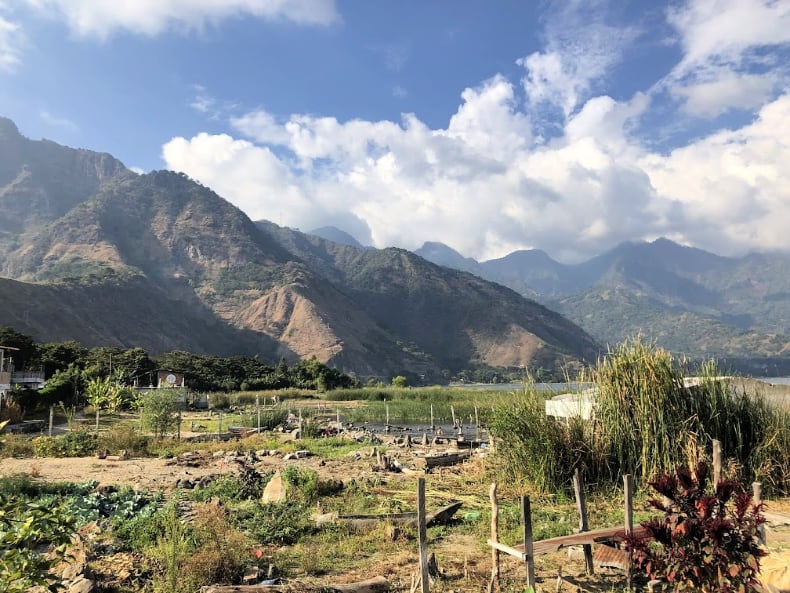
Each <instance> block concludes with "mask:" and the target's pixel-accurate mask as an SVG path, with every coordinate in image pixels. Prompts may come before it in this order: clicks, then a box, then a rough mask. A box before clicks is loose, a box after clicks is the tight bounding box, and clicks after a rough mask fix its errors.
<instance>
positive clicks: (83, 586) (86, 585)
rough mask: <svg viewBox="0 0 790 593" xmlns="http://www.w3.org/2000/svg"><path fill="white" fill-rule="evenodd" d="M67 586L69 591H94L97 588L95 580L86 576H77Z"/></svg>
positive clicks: (90, 592)
mask: <svg viewBox="0 0 790 593" xmlns="http://www.w3.org/2000/svg"><path fill="white" fill-rule="evenodd" d="M67 587H68V588H67V589H66V591H68V593H92V592H93V590H94V588H95V587H94V584H93V581H92V580H90V579H88V578H85V577H84V576H79V577H77V578H76V579H75V580H73V581H72V582H71V583H69V584H68V585H67Z"/></svg>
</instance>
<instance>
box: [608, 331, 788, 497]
mask: <svg viewBox="0 0 790 593" xmlns="http://www.w3.org/2000/svg"><path fill="white" fill-rule="evenodd" d="M685 371H686V364H685V361H682V360H680V361H679V360H676V359H675V358H674V357H673V356H672V355H671V354H670V353H669V352H667V351H666V350H663V349H661V348H655V347H652V346H650V345H647V344H645V343H643V342H642V341H641V340H640V339H635V340H632V341H628V342H624V343H623V344H621V345H619V346H617V347H616V348H614V349H613V350H611V351H610V352H609V354H608V355H607V356H606V357H605V358H604V359H603V360H602V361H600V362H599V364H598V365H597V367H596V368H595V370H594V371H593V382H594V384H595V386H596V404H595V421H594V424H593V426H592V431H593V434H592V437H593V438H594V440H595V446H596V447H599V448H600V450H601V452H602V453H603V454H605V455H606V456H607V457H608V458H609V459H610V465H609V467H611V469H613V470H615V471H616V474H617V475H622V474H625V473H631V474H634V475H635V476H637V477H641V479H642V482H643V483H647V481H648V480H651V479H654V478H655V477H656V476H658V475H660V474H663V473H666V472H669V471H672V470H674V469H675V468H677V467H680V466H683V465H687V464H688V463H689V461H690V460H689V455H690V448H691V449H694V448H695V447H697V446H699V447H702V448H703V449H708V448H710V446H711V445H710V443H711V442H712V440H713V439H717V440H719V441H720V442H721V444H722V454H723V456H724V457H725V458H728V459H732V460H734V461H736V462H737V464H739V465H740V466H741V467H742V468H743V469H744V470H746V473H748V474H749V476H747V477H749V478H753V477H754V476H755V472H754V469H755V468H754V466H753V461H754V459H753V452H754V451H755V450H757V449H758V448H759V447H760V444H761V443H762V442H763V440H764V438H765V435H766V430H767V429H769V428H770V427H771V426H772V425H773V423H774V412H773V410H771V409H770V408H769V407H768V406H767V405H766V403H765V402H764V400H763V399H762V398H761V397H760V396H759V394H748V393H746V392H745V391H743V390H737V389H736V388H735V387H734V386H733V384H732V382H731V381H730V380H729V379H728V378H726V377H722V376H721V373H720V372H719V369H718V367H717V365H716V363H715V362H708V363H705V364H703V365H702V366H701V367H700V368H699V369H698V371H697V376H696V377H691V378H686V376H685ZM691 461H696V460H691ZM617 475H612V476H610V479H616V478H617Z"/></svg>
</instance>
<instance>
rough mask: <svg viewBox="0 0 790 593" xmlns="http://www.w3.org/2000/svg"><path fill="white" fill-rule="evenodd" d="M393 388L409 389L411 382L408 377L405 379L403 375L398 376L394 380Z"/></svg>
mask: <svg viewBox="0 0 790 593" xmlns="http://www.w3.org/2000/svg"><path fill="white" fill-rule="evenodd" d="M392 386H393V387H400V388H403V387H408V386H409V380H408V379H407V378H406V377H404V376H403V375H397V376H395V377H393V378H392Z"/></svg>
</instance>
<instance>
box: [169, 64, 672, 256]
mask: <svg viewBox="0 0 790 593" xmlns="http://www.w3.org/2000/svg"><path fill="white" fill-rule="evenodd" d="M461 99H462V101H461V104H460V105H459V107H458V110H457V111H456V113H455V114H453V116H452V117H451V118H450V119H449V121H448V124H447V126H446V127H444V128H440V129H431V128H430V127H428V126H427V125H426V124H425V123H423V122H422V121H420V120H419V119H418V118H417V117H416V116H414V115H409V114H407V115H404V116H403V118H402V120H401V121H400V122H398V123H396V122H390V121H377V122H369V121H361V120H352V121H348V122H340V121H338V120H337V119H335V118H328V117H324V118H316V117H312V116H307V115H301V114H295V115H292V116H290V117H288V118H286V119H284V120H278V119H277V118H276V117H274V116H272V115H271V114H269V113H267V112H265V111H256V112H252V113H249V114H247V115H245V116H243V117H240V118H237V119H235V120H233V126H234V127H235V129H236V130H237V131H239V132H240V133H242V134H243V135H245V136H247V138H249V139H250V140H240V139H234V138H231V137H230V136H227V135H215V136H211V135H207V134H200V135H198V136H196V137H194V138H192V139H190V140H187V139H184V138H175V139H173V140H172V141H170V142H169V143H168V144H167V145H165V147H164V151H163V157H164V159H165V161H166V163H167V165H168V166H169V167H172V168H175V169H178V170H181V171H184V172H186V173H187V174H189V175H190V176H192V177H194V178H196V179H199V180H200V181H202V182H204V183H206V184H208V185H210V186H211V187H213V188H215V189H216V190H217V191H218V192H219V193H220V194H221V195H223V196H225V197H227V198H228V199H230V200H231V201H232V202H234V203H235V204H236V205H238V206H239V207H241V208H242V209H243V210H245V211H246V212H247V213H248V214H250V216H251V217H253V218H267V219H269V220H273V221H274V222H278V221H282V223H283V224H286V225H288V226H295V227H298V228H302V229H304V230H309V229H311V228H315V227H317V226H322V225H324V224H328V222H327V221H330V220H338V217H341V216H342V215H343V214H344V213H349V214H350V215H351V216H352V217H353V219H354V220H356V221H364V227H363V228H367V229H369V231H370V239H371V242H372V243H373V244H374V245H376V246H379V247H383V246H387V245H399V246H403V247H407V248H416V247H419V245H421V244H422V242H423V241H425V240H426V239H433V240H439V241H443V242H446V243H448V244H450V245H452V246H453V247H455V248H456V249H459V250H460V251H462V252H464V253H467V254H471V255H474V256H477V257H480V258H486V257H495V256H499V255H502V254H503V253H506V252H508V251H510V250H513V249H517V248H521V247H524V246H525V242H526V243H528V244H532V245H540V246H542V247H544V248H548V249H549V250H551V251H552V252H553V253H555V254H557V255H558V256H560V257H565V258H566V259H567V258H570V259H574V258H578V257H581V256H582V255H584V254H586V253H588V252H589V251H593V250H598V249H601V248H605V247H609V246H610V244H611V242H612V241H619V240H624V239H627V238H631V233H633V232H634V229H635V228H636V229H637V232H638V230H639V229H647V228H655V226H656V224H660V223H661V213H660V212H659V211H658V210H660V208H658V209H657V208H656V206H655V204H654V203H653V199H654V197H655V196H654V193H653V191H652V188H651V186H650V183H649V178H648V176H647V175H646V174H645V173H644V171H642V170H640V169H638V168H637V167H635V166H634V164H633V163H634V162H635V160H636V159H637V158H638V157H639V156H640V154H641V153H640V152H639V151H638V150H636V149H634V148H632V147H629V146H627V143H626V142H625V136H626V135H625V131H624V130H625V128H626V127H627V125H628V122H629V121H631V120H632V119H633V118H634V117H636V116H637V115H638V114H639V113H640V112H641V110H643V109H644V108H645V105H646V99H645V98H644V97H643V96H641V95H640V96H638V97H635V99H634V100H633V101H631V102H629V103H623V104H619V103H616V102H615V101H613V100H611V99H609V98H599V99H597V100H595V101H591V102H588V104H587V105H585V107H584V108H583V109H582V110H581V111H580V112H579V113H578V114H577V116H576V117H574V118H573V119H572V120H571V121H569V123H568V125H567V130H566V133H565V134H564V136H563V138H561V139H558V140H557V141H556V142H554V143H552V144H550V145H546V146H540V145H537V144H536V143H535V142H533V141H532V135H531V123H530V120H529V118H528V117H527V115H526V114H525V113H524V112H522V111H520V110H519V107H518V105H517V101H516V99H515V92H514V87H513V85H512V83H510V82H509V81H507V80H506V79H505V78H503V77H501V76H497V77H494V78H492V79H491V80H489V81H486V82H485V83H484V84H482V85H480V86H479V87H476V88H468V89H466V90H465V91H464V92H463V93H462V97H461ZM335 224H336V223H335ZM345 230H348V231H350V232H354V231H353V230H352V229H349V228H348V227H346V228H345ZM571 236H572V237H573V241H569V240H568V238H569V237H571Z"/></svg>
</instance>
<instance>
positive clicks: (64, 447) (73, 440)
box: [33, 430, 97, 457]
mask: <svg viewBox="0 0 790 593" xmlns="http://www.w3.org/2000/svg"><path fill="white" fill-rule="evenodd" d="M96 445H97V439H96V435H95V434H93V433H90V432H88V431H86V430H72V431H69V432H67V433H65V434H62V435H58V436H54V437H46V436H45V437H38V438H36V439H33V450H34V451H35V453H36V455H37V456H39V457H88V456H90V455H93V454H94V453H95V452H96Z"/></svg>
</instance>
